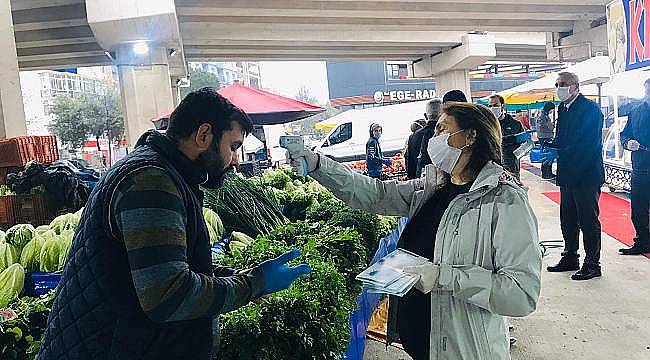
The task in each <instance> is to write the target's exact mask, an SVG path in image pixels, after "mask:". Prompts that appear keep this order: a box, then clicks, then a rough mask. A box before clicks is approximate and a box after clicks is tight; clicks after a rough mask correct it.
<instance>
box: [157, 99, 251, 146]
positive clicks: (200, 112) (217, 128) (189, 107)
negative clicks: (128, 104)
mask: <svg viewBox="0 0 650 360" xmlns="http://www.w3.org/2000/svg"><path fill="white" fill-rule="evenodd" d="M233 121H237V122H238V123H239V125H240V126H241V128H242V130H244V134H245V135H248V134H250V133H251V132H252V131H253V121H252V120H251V118H250V117H249V116H248V115H247V114H246V113H245V112H243V111H242V110H241V109H240V108H238V107H236V106H235V105H233V104H232V103H231V102H230V101H228V99H226V98H225V97H223V96H221V95H220V94H219V93H218V92H217V89H215V88H211V87H204V88H202V89H199V90H196V91H192V92H191V93H189V94H187V96H186V97H185V98H184V99H183V101H181V103H180V104H178V106H177V107H176V109H174V112H172V114H171V116H170V117H169V126H168V127H167V136H168V137H170V138H171V139H174V140H177V141H178V140H180V139H185V138H187V137H188V136H190V135H192V133H193V132H195V131H196V130H197V129H198V128H199V126H201V125H202V124H205V123H208V124H210V125H212V134H213V135H214V136H215V137H216V141H219V140H221V136H222V135H223V132H224V131H228V130H232V122H233Z"/></svg>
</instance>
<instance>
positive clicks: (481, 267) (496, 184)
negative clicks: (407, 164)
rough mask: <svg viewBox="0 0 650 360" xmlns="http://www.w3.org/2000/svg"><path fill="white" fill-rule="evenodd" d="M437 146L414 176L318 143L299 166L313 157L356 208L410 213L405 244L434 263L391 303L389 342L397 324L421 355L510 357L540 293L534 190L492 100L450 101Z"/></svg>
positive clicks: (316, 170) (410, 348) (320, 172)
mask: <svg viewBox="0 0 650 360" xmlns="http://www.w3.org/2000/svg"><path fill="white" fill-rule="evenodd" d="M428 150H429V153H430V154H429V155H430V156H431V159H432V162H433V164H432V165H428V166H427V167H426V168H425V171H424V174H423V176H422V177H421V178H420V179H415V180H409V181H405V182H399V181H380V180H376V179H371V178H369V177H366V176H363V175H360V174H355V173H353V172H351V171H350V170H349V169H348V168H347V167H346V166H344V165H341V164H339V163H337V162H335V161H333V160H331V159H328V158H327V157H325V156H320V155H319V154H317V153H314V152H311V151H309V150H305V151H304V152H298V153H296V154H292V159H294V160H292V164H296V163H297V161H298V159H299V157H301V156H304V157H305V159H306V160H307V164H308V166H307V167H308V172H309V173H310V175H311V176H312V177H314V178H315V179H316V180H317V181H319V182H320V183H321V184H322V185H324V186H326V187H327V188H328V189H330V190H331V191H332V192H333V193H334V194H335V195H336V196H337V197H338V198H339V199H341V200H343V201H345V202H346V203H347V204H349V205H350V206H352V207H354V208H358V209H363V210H367V211H371V212H375V213H378V214H385V215H398V216H409V218H410V221H409V224H408V225H407V227H406V228H405V230H404V232H403V233H402V237H401V238H400V243H399V245H398V246H399V247H402V248H406V249H408V250H411V251H415V252H417V253H419V254H420V255H422V256H425V257H427V258H429V260H430V261H431V262H429V263H427V264H426V265H425V266H421V267H418V268H410V269H407V271H408V272H411V273H414V274H417V275H420V280H419V282H418V283H417V284H416V288H417V290H412V292H411V293H409V294H407V295H406V296H405V297H404V298H402V299H400V300H399V302H397V303H396V302H394V301H391V304H390V310H389V313H390V314H389V334H388V340H389V341H391V340H394V339H396V338H397V336H396V335H397V334H395V333H394V330H397V331H398V332H399V337H400V338H401V340H402V343H403V345H404V347H405V349H406V350H407V352H408V353H409V354H411V356H412V357H413V358H414V359H415V360H421V359H436V360H447V359H449V360H460V359H462V360H502V359H504V360H505V359H510V353H509V342H508V335H507V325H506V323H505V321H504V317H506V316H507V317H521V316H526V315H528V314H530V313H531V312H533V311H534V310H535V307H536V305H537V300H538V297H539V292H540V271H541V254H540V251H539V245H538V235H537V220H536V218H535V215H534V213H533V210H532V209H531V207H530V205H529V203H528V198H527V194H526V191H525V189H524V188H522V187H521V186H520V184H519V183H518V182H517V181H516V179H515V178H514V177H513V176H512V175H510V174H509V173H508V172H506V171H504V170H503V168H502V167H501V165H499V164H500V162H501V156H502V155H501V130H500V127H499V123H498V121H497V119H496V118H495V117H494V115H493V114H492V112H491V111H490V110H489V109H488V108H486V107H483V106H480V105H472V104H466V103H454V104H449V105H447V106H446V107H445V108H444V114H443V115H442V117H441V118H440V120H439V121H438V124H437V130H436V134H435V136H434V137H433V138H432V139H431V140H430V142H429V147H428ZM392 300H394V299H392ZM396 304H397V305H399V306H398V307H397V308H396V307H395V305H396ZM427 305H428V306H427ZM422 320H424V321H422Z"/></svg>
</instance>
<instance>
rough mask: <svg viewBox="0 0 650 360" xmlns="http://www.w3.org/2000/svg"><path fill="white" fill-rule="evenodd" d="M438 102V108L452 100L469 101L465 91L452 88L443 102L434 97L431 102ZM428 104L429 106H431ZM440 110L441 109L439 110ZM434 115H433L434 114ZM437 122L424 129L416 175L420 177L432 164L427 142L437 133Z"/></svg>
mask: <svg viewBox="0 0 650 360" xmlns="http://www.w3.org/2000/svg"><path fill="white" fill-rule="evenodd" d="M434 101H435V102H436V103H435V106H436V107H438V109H441V108H442V104H448V103H452V102H463V103H466V102H467V97H465V93H463V92H462V91H460V90H451V91H448V92H447V93H446V94H445V96H443V97H442V102H440V100H438V99H434V100H432V101H430V102H429V104H431V103H432V102H434ZM429 104H427V106H429ZM439 111H440V110H439ZM432 117H433V116H432ZM427 121H428V122H429V123H431V122H435V121H437V118H435V119H433V120H431V119H430V118H427ZM435 127H436V125H435V123H432V124H431V125H428V126H425V127H424V129H422V131H424V132H425V133H424V135H423V136H422V143H421V146H420V155H418V165H417V171H416V177H420V176H421V175H422V171H423V169H424V168H425V167H426V166H427V165H429V164H431V157H429V153H428V151H427V146H428V145H427V144H428V143H429V140H430V139H431V138H432V137H433V134H434V133H435Z"/></svg>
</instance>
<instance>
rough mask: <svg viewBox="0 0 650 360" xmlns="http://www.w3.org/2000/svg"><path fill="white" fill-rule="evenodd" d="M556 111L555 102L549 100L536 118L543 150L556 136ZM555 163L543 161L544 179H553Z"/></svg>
mask: <svg viewBox="0 0 650 360" xmlns="http://www.w3.org/2000/svg"><path fill="white" fill-rule="evenodd" d="M554 112H555V103H553V102H552V101H549V102H547V103H545V104H544V108H543V109H542V111H541V112H540V113H539V116H538V117H537V120H535V125H536V130H537V139H538V140H539V143H540V144H541V145H542V151H544V149H545V148H546V146H547V145H548V144H549V143H550V142H551V141H552V140H553V137H554V136H555V121H554V120H553V117H554V115H555V114H554ZM554 177H555V175H554V174H553V164H549V163H542V179H545V180H549V179H553V178H554Z"/></svg>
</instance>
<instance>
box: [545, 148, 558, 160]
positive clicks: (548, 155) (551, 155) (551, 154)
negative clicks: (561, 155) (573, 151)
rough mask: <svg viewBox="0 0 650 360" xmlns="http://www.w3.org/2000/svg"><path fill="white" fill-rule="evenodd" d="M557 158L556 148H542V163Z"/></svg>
mask: <svg viewBox="0 0 650 360" xmlns="http://www.w3.org/2000/svg"><path fill="white" fill-rule="evenodd" d="M557 158H558V153H557V150H555V149H551V148H544V152H542V162H543V163H544V164H552V163H553V162H554V161H555V160H556V159H557Z"/></svg>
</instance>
